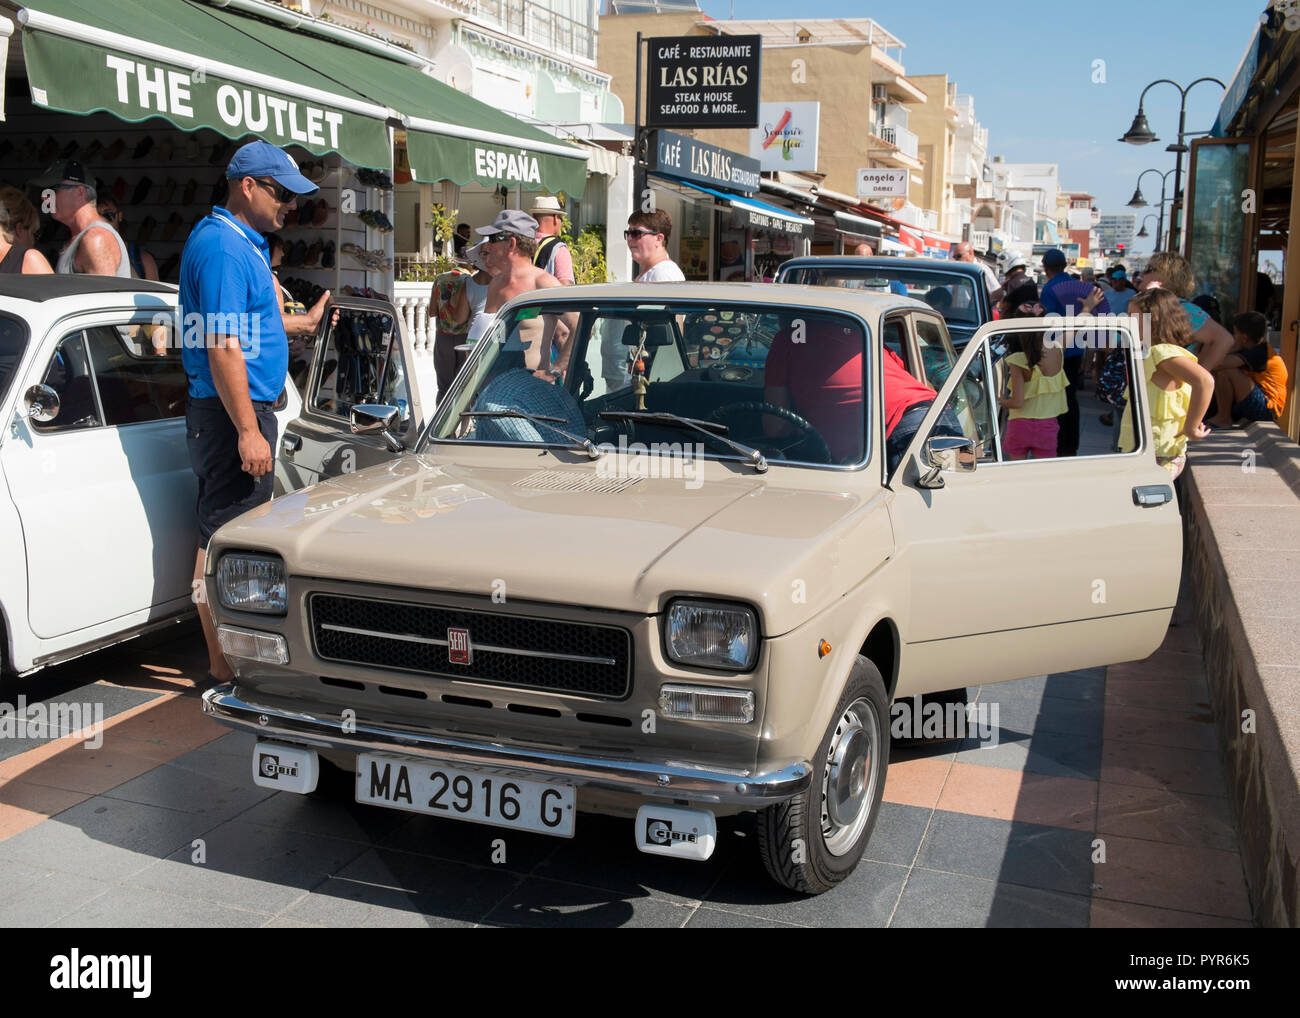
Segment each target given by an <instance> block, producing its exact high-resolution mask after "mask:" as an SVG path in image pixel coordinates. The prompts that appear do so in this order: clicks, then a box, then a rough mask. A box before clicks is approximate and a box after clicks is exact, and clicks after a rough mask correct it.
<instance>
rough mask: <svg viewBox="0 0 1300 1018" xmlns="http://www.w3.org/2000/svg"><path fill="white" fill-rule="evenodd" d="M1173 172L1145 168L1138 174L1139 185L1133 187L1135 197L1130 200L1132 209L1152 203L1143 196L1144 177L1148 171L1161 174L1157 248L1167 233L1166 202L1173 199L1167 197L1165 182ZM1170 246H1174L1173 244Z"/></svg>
mask: <svg viewBox="0 0 1300 1018" xmlns="http://www.w3.org/2000/svg"><path fill="white" fill-rule="evenodd" d="M1173 172H1174V171H1173V170H1165V172H1164V173H1160V171H1159V170H1143V171H1142V172H1141V173H1139V174H1138V179H1137V186H1136V187H1135V188H1133V197H1132V198H1130V199H1129V200H1128V207H1129V208H1131V209H1144V208H1146V207H1147V205H1149V204H1150V203H1149V202H1148V201H1147V200H1146V199H1145V198H1144V197H1142V178H1143V177H1145V176H1146V175H1147V174H1148V173H1156V174H1159V175H1160V216H1159V221H1158V224H1157V226H1156V248H1157V249H1159V247H1160V245H1161V243H1162V242H1163V238H1164V234H1165V203H1166V202H1168V201H1171V200H1172V199H1169V198H1166V197H1165V184H1167V183H1168V182H1169V174H1171V173H1173ZM1143 222H1144V223H1145V222H1146V220H1143ZM1170 225H1171V226H1172V225H1173V224H1172V223H1171V224H1170ZM1170 246H1171V248H1172V245H1170Z"/></svg>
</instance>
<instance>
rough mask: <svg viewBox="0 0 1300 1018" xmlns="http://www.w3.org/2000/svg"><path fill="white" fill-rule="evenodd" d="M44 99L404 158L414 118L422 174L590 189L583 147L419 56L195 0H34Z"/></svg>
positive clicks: (72, 108)
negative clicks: (449, 80) (460, 87)
mask: <svg viewBox="0 0 1300 1018" xmlns="http://www.w3.org/2000/svg"><path fill="white" fill-rule="evenodd" d="M19 20H20V21H21V22H22V23H23V27H24V32H23V56H24V58H25V59H26V62H27V67H28V78H29V80H30V82H31V87H32V98H33V100H34V101H35V102H36V103H37V104H38V105H41V106H45V107H48V108H50V109H57V110H62V111H64V112H68V113H93V112H96V111H98V110H106V111H108V112H110V113H113V114H114V115H116V116H118V117H121V118H122V119H123V120H127V121H132V122H134V121H140V120H144V119H147V118H149V117H154V116H160V117H163V118H164V119H166V120H168V121H170V122H171V123H172V124H174V125H176V126H177V127H179V128H181V129H182V130H187V131H193V130H197V129H198V128H201V127H207V128H211V129H212V130H214V131H217V132H218V133H220V134H223V135H225V136H226V137H228V138H232V139H237V138H242V137H245V136H246V135H256V136H258V137H261V138H264V139H265V140H267V141H270V142H272V143H274V144H277V145H291V144H294V145H301V146H302V147H304V148H306V149H307V150H308V151H310V152H313V153H315V154H317V155H320V154H324V153H325V152H330V151H335V152H338V153H339V154H340V155H342V156H343V158H344V159H346V160H348V162H351V163H354V164H356V165H359V166H370V167H377V168H382V169H387V168H389V167H391V165H392V151H391V146H390V143H389V136H388V122H389V120H390V119H397V120H401V121H403V122H404V123H405V125H406V126H407V146H408V150H407V151H408V158H409V160H410V163H411V167H412V172H413V175H414V176H415V178H416V179H417V180H425V181H434V180H443V179H448V180H452V181H454V182H455V183H459V184H466V183H469V182H471V181H478V182H479V183H482V184H487V185H495V184H509V185H513V184H516V183H519V184H523V185H524V186H525V187H532V188H546V189H548V190H554V191H559V190H567V191H575V190H576V192H577V193H581V190H582V187H583V182H584V181H585V176H586V170H585V153H583V152H582V151H580V150H579V149H577V148H575V147H573V146H571V145H566V144H563V143H562V142H558V141H556V140H555V139H554V138H551V137H549V136H548V135H546V134H545V133H544V132H542V131H539V130H537V129H536V128H534V127H530V126H528V125H526V124H524V123H522V122H521V121H519V120H517V119H515V118H514V117H512V116H511V115H510V114H508V113H505V112H503V111H501V110H498V109H496V108H494V107H492V106H489V105H487V104H486V103H481V102H479V101H478V100H476V99H474V98H472V97H470V96H467V95H464V94H463V93H461V92H458V91H457V90H456V89H454V88H452V87H451V86H449V85H445V84H443V83H442V82H440V81H438V80H437V79H435V78H433V77H431V76H429V75H428V74H425V73H424V72H423V71H421V70H420V69H418V68H416V67H412V66H410V65H409V64H407V63H403V62H399V61H397V60H393V59H388V58H386V57H384V56H382V55H378V54H375V53H370V52H365V51H362V50H359V49H354V48H352V47H351V46H348V45H346V44H343V43H339V42H333V41H331V40H329V39H325V38H321V37H319V36H315V35H311V34H308V33H306V32H299V31H294V30H292V29H290V28H287V27H285V26H282V25H277V24H273V23H271V22H268V21H265V20H262V19H261V18H256V17H252V16H249V15H245V14H240V13H237V12H235V11H233V10H229V9H224V8H221V7H214V6H209V5H207V4H204V3H199V2H196V0H167V2H166V3H158V2H155V0H112V3H104V2H102V0H31V2H30V3H29V4H27V5H26V6H25V8H24V10H23V11H22V12H21V13H20V14H19Z"/></svg>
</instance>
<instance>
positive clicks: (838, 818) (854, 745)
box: [821, 699, 880, 855]
mask: <svg viewBox="0 0 1300 1018" xmlns="http://www.w3.org/2000/svg"><path fill="white" fill-rule="evenodd" d="M879 736H880V724H879V718H878V716H877V714H876V710H875V708H874V707H873V706H872V705H871V703H870V701H868V700H865V699H859V700H854V701H853V702H852V703H851V704H849V706H848V708H847V709H846V710H845V711H844V713H843V714H841V715H840V718H839V721H838V722H837V723H836V725H835V734H834V735H832V736H831V742H830V746H829V747H828V748H827V752H826V768H825V775H824V777H823V778H822V808H821V826H822V838H823V840H824V841H825V842H826V849H827V851H829V852H830V853H831V855H843V854H844V853H846V852H847V851H849V849H850V848H851V847H852V846H853V845H854V844H855V843H856V842H857V840H858V838H859V836H860V835H861V834H862V829H863V828H864V827H865V826H866V823H867V818H868V816H869V814H870V812H871V811H870V804H871V803H872V801H873V800H874V799H875V791H876V773H875V767H874V761H875V757H876V754H877V752H879V746H878V745H877V741H878V739H879Z"/></svg>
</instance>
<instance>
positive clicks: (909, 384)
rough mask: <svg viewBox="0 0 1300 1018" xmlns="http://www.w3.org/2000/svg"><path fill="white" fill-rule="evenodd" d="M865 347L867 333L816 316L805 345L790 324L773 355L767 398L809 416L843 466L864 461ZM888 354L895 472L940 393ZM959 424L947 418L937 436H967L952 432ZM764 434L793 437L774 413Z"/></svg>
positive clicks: (889, 447)
mask: <svg viewBox="0 0 1300 1018" xmlns="http://www.w3.org/2000/svg"><path fill="white" fill-rule="evenodd" d="M863 346H864V344H863V337H862V330H861V329H860V328H858V327H856V326H852V325H846V324H842V323H841V322H839V321H837V320H831V319H824V318H814V319H810V320H807V321H806V322H805V324H804V331H803V337H802V340H801V341H800V342H795V340H794V337H793V330H792V328H791V327H786V328H784V329H782V330H781V331H780V332H778V333H777V334H776V338H775V339H774V340H773V341H772V348H771V350H770V351H769V352H768V355H767V362H766V365H765V369H764V372H765V379H764V394H763V399H764V400H765V401H766V402H768V403H771V404H773V405H775V406H779V407H785V408H787V409H790V410H793V411H794V412H795V413H797V414H799V415H800V416H801V417H804V418H806V419H807V421H808V423H810V424H811V425H812V426H813V427H814V428H816V429H817V431H818V432H819V433H820V434H821V436H822V438H824V439H825V440H826V445H827V447H828V448H829V449H830V452H831V459H832V460H833V461H834V462H836V463H841V464H851V463H857V462H858V461H859V460H861V459H862V454H863V441H864V439H865V430H866V420H867V415H866V411H865V407H864V404H863V399H862V351H863ZM884 354H885V357H884V361H883V363H882V369H883V372H884V386H885V436H886V454H887V456H888V461H889V472H890V473H891V474H892V473H893V472H894V468H895V467H896V466H897V465H898V461H899V460H900V459H902V456H903V453H904V452H905V451H906V450H907V446H908V445H909V444H910V443H911V441H912V437H913V436H914V435H915V434H916V429H917V428H919V427H920V425H921V421H922V420H923V419H924V417H925V412H926V411H927V410H928V409H929V408H930V404H931V403H933V402H934V399H935V396H936V393H935V391H934V390H933V389H931V388H930V387H929V386H928V385H926V384H925V383H923V382H920V381H917V379H915V378H914V377H912V375H910V374H909V373H908V371H907V368H906V366H905V365H904V364H903V362H902V361H901V360H900V359H899V358H898V357H897V356H896V355H895V354H894V353H893V352H892V351H890V350H888V349H886V350H885V351H884ZM953 423H955V422H953V421H949V420H946V419H945V420H944V421H943V422H941V423H940V424H939V425H938V426H937V427H936V431H935V433H936V434H949V433H955V434H961V430H960V428H958V429H957V430H956V431H955V432H952V431H950V430H949V428H950V427H951V425H952V424H953ZM945 424H946V425H948V426H949V428H945ZM764 431H765V433H766V434H768V435H769V436H777V435H782V434H786V433H788V431H789V426H788V425H787V424H785V423H784V422H782V421H780V419H779V418H776V417H775V416H769V417H768V419H767V420H766V421H765V422H764Z"/></svg>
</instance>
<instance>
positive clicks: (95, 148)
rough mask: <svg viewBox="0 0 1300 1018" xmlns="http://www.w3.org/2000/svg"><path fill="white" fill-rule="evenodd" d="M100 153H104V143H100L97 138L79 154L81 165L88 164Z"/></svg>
mask: <svg viewBox="0 0 1300 1018" xmlns="http://www.w3.org/2000/svg"><path fill="white" fill-rule="evenodd" d="M102 151H104V143H103V142H101V141H100V140H99V139H98V138H96V139H95V140H94V141H92V142H91V143H90V144H89V145H87V146H86V150H85V151H84V152H82V153H81V160H80V162H81V165H82V166H85V165H86V163H88V162H90V161H91V160H92V159H94V158H95V157H96V156H97V155H99V153H101V152H102Z"/></svg>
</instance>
